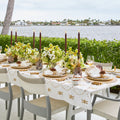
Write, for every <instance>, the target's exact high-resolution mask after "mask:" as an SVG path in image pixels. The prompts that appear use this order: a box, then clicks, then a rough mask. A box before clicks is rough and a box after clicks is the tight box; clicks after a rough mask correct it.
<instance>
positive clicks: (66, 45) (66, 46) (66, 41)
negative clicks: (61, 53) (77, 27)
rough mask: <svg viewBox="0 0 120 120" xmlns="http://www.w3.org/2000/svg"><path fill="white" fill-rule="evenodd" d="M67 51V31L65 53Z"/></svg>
mask: <svg viewBox="0 0 120 120" xmlns="http://www.w3.org/2000/svg"><path fill="white" fill-rule="evenodd" d="M66 52H67V33H66V32H65V53H66Z"/></svg>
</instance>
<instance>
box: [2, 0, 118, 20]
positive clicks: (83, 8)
mask: <svg viewBox="0 0 120 120" xmlns="http://www.w3.org/2000/svg"><path fill="white" fill-rule="evenodd" d="M6 1H7V0H0V11H2V12H1V15H2V16H0V19H3V16H4V15H5V11H6V7H7V2H8V1H7V2H6ZM3 6H4V7H3ZM119 6H120V1H119V0H114V1H109V0H84V1H83V0H59V1H58V0H16V1H15V8H14V13H13V20H17V19H26V20H28V19H30V20H37V19H38V20H39V19H42V20H51V19H62V18H71V19H72V18H73V19H75V18H78V19H84V18H88V17H91V18H92V17H94V18H104V19H108V18H110V19H111V18H118V16H119V13H120V7H119Z"/></svg>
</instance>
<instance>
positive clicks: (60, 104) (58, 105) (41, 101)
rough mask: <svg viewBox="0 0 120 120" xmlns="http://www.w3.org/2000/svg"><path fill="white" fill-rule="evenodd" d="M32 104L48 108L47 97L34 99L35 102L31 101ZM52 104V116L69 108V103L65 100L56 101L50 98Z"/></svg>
mask: <svg viewBox="0 0 120 120" xmlns="http://www.w3.org/2000/svg"><path fill="white" fill-rule="evenodd" d="M30 103H31V104H34V105H36V106H40V107H44V108H45V107H46V99H45V97H41V98H38V99H34V100H32V101H30ZM50 103H51V111H52V114H55V113H57V112H60V111H63V110H66V109H67V107H68V103H66V102H65V101H63V100H56V99H53V98H50Z"/></svg>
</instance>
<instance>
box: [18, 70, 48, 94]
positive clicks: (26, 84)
mask: <svg viewBox="0 0 120 120" xmlns="http://www.w3.org/2000/svg"><path fill="white" fill-rule="evenodd" d="M17 76H18V78H19V81H20V85H21V87H22V88H23V89H24V90H26V91H28V92H30V93H33V94H42V95H47V89H46V84H45V78H30V77H28V76H27V77H26V76H23V75H22V74H21V73H20V72H19V71H17Z"/></svg>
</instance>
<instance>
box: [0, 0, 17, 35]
mask: <svg viewBox="0 0 120 120" xmlns="http://www.w3.org/2000/svg"><path fill="white" fill-rule="evenodd" d="M14 2H15V1H14V0H8V5H7V11H6V16H5V19H4V23H3V28H2V32H1V34H3V35H6V34H8V32H9V27H10V24H11V19H12V14H13V9H14Z"/></svg>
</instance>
